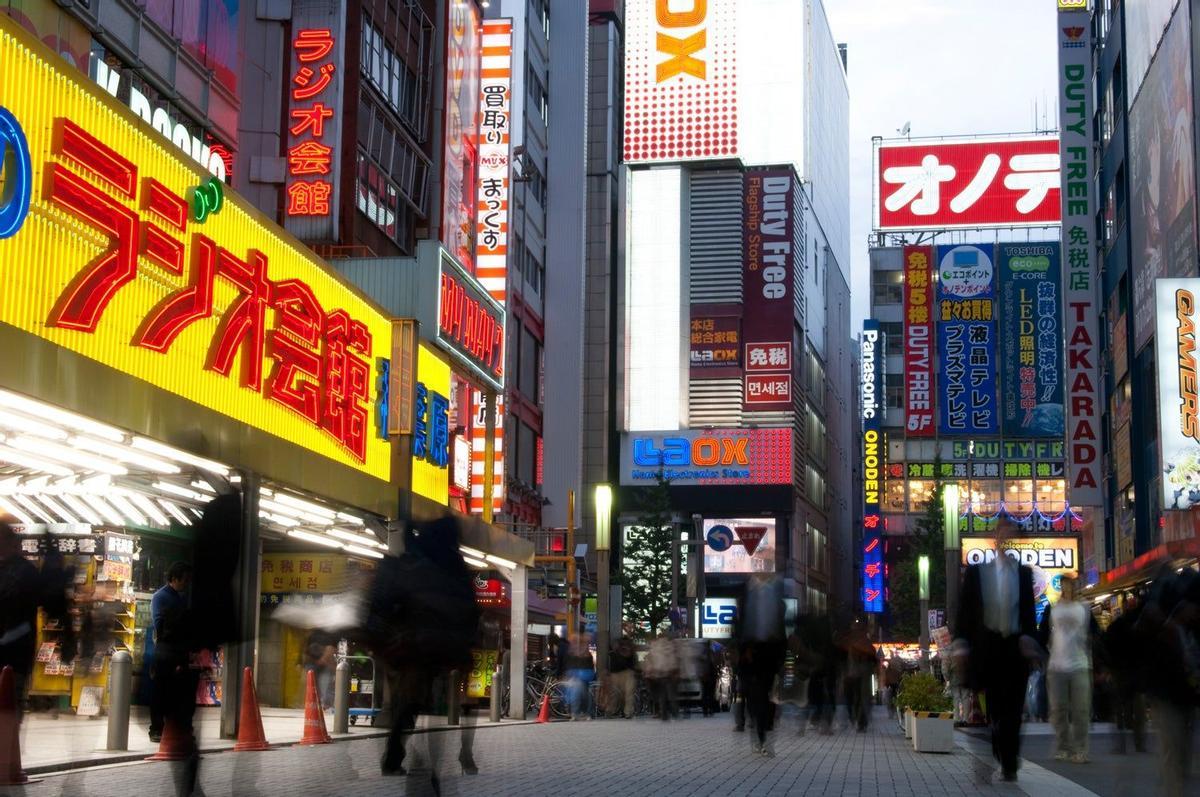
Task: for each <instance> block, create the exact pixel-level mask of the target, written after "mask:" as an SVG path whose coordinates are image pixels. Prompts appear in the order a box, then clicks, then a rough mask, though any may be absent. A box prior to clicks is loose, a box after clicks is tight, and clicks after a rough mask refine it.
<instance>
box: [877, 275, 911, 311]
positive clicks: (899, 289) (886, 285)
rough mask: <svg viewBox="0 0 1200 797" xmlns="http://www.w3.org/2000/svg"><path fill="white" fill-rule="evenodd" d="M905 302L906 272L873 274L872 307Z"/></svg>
mask: <svg viewBox="0 0 1200 797" xmlns="http://www.w3.org/2000/svg"><path fill="white" fill-rule="evenodd" d="M903 301H904V272H902V271H872V272H871V305H872V306H873V307H878V306H880V305H888V304H900V303H901V302H903Z"/></svg>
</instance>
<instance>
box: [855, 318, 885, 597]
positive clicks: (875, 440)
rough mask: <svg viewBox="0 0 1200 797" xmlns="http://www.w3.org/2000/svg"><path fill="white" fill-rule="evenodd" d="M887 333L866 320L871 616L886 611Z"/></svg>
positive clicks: (865, 567) (866, 587) (863, 384)
mask: <svg viewBox="0 0 1200 797" xmlns="http://www.w3.org/2000/svg"><path fill="white" fill-rule="evenodd" d="M883 359H884V358H883V333H882V332H881V331H880V329H879V322H878V321H876V320H875V319H873V318H868V319H866V320H865V321H863V331H862V338H861V341H860V348H859V367H860V368H861V379H860V389H861V391H862V395H861V397H860V399H861V401H860V406H861V408H862V446H863V451H862V457H863V461H862V474H863V498H862V502H863V503H862V506H863V514H862V517H863V528H862V571H861V572H862V607H863V611H864V612H867V613H869V614H880V613H882V612H883V604H884V590H885V584H884V566H883V532H884V524H883V487H884V460H885V459H886V454H885V449H886V447H885V443H884V436H883V431H882V429H883V415H884V396H883Z"/></svg>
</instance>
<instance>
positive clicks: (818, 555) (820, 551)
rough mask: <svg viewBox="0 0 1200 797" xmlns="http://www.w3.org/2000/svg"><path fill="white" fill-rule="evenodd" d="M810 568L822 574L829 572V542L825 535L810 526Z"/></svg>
mask: <svg viewBox="0 0 1200 797" xmlns="http://www.w3.org/2000/svg"><path fill="white" fill-rule="evenodd" d="M808 566H809V567H811V568H812V569H813V570H818V571H820V572H822V573H828V572H829V540H828V539H826V537H825V533H824V532H823V531H821V530H820V529H818V528H815V527H814V526H811V525H810V526H808Z"/></svg>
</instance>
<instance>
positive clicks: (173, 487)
mask: <svg viewBox="0 0 1200 797" xmlns="http://www.w3.org/2000/svg"><path fill="white" fill-rule="evenodd" d="M154 489H155V490H162V491H163V492H164V493H171V495H177V496H179V497H180V498H190V499H191V500H193V501H211V500H212V496H211V495H204V494H203V493H198V492H196V491H195V490H189V489H188V488H186V487H180V486H179V485H178V484H174V483H172V482H165V481H156V482H155V483H154Z"/></svg>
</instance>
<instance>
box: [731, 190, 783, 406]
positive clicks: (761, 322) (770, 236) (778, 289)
mask: <svg viewBox="0 0 1200 797" xmlns="http://www.w3.org/2000/svg"><path fill="white" fill-rule="evenodd" d="M744 180H745V182H744V186H743V192H742V198H743V202H744V203H745V210H746V220H745V227H744V228H743V231H742V241H743V245H744V247H745V261H744V263H745V265H744V267H743V272H742V278H743V282H744V284H745V297H744V300H743V301H744V306H745V311H744V316H743V320H742V341H743V345H744V346H745V349H746V359H745V363H744V366H743V367H744V368H745V370H746V380H745V396H744V402H745V404H744V406H745V409H746V410H747V411H755V412H757V411H772V410H790V409H791V408H792V365H793V363H792V334H793V333H792V330H793V327H794V326H795V303H794V301H793V291H794V287H793V282H794V278H793V274H794V271H795V252H794V251H793V245H794V244H795V241H794V240H793V239H794V237H795V218H796V216H795V211H796V202H795V192H796V180H795V177H794V176H793V174H792V172H791V170H790V169H789V170H772V171H753V172H748V173H747V174H746V176H745V178H744Z"/></svg>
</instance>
